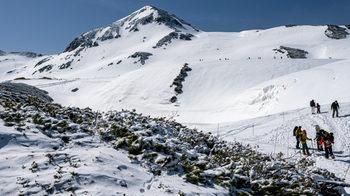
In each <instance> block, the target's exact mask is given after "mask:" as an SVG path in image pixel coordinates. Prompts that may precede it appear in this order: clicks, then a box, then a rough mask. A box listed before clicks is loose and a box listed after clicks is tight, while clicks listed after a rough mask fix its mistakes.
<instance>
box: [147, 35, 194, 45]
mask: <svg viewBox="0 0 350 196" xmlns="http://www.w3.org/2000/svg"><path fill="white" fill-rule="evenodd" d="M192 37H193V35H192V34H190V33H186V34H183V33H177V32H171V33H169V35H167V36H165V37H163V38H162V39H160V40H159V41H158V43H157V44H156V45H155V46H153V48H160V47H162V46H163V45H167V44H170V43H171V40H173V39H181V40H186V41H190V40H191V38H192Z"/></svg>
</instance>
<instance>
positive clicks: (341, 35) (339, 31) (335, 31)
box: [324, 25, 349, 39]
mask: <svg viewBox="0 0 350 196" xmlns="http://www.w3.org/2000/svg"><path fill="white" fill-rule="evenodd" d="M327 27H328V28H327V30H326V31H325V32H324V34H325V35H326V36H327V37H329V38H331V39H345V38H346V36H347V35H349V33H348V32H346V28H343V27H339V26H336V25H327ZM347 28H348V27H347Z"/></svg>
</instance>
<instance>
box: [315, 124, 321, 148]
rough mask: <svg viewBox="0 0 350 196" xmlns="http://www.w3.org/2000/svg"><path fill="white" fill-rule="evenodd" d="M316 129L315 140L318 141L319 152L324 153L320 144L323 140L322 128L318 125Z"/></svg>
mask: <svg viewBox="0 0 350 196" xmlns="http://www.w3.org/2000/svg"><path fill="white" fill-rule="evenodd" d="M315 128H316V137H315V139H314V140H316V141H317V150H318V151H323V148H322V145H319V143H320V141H321V139H322V135H321V129H320V126H318V125H316V126H315Z"/></svg>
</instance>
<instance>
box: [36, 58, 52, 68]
mask: <svg viewBox="0 0 350 196" xmlns="http://www.w3.org/2000/svg"><path fill="white" fill-rule="evenodd" d="M49 60H51V57H47V58H44V59H42V60H41V61H39V62H38V63H37V64H35V66H34V67H36V66H39V65H41V64H43V63H45V62H47V61H49Z"/></svg>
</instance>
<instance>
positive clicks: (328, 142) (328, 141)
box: [319, 135, 334, 159]
mask: <svg viewBox="0 0 350 196" xmlns="http://www.w3.org/2000/svg"><path fill="white" fill-rule="evenodd" d="M322 144H323V145H324V149H325V157H326V159H328V157H329V155H331V156H332V158H333V159H334V155H333V152H332V144H334V142H333V141H332V140H331V138H329V136H328V135H326V136H325V137H323V138H322V139H321V141H320V143H319V145H322Z"/></svg>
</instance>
